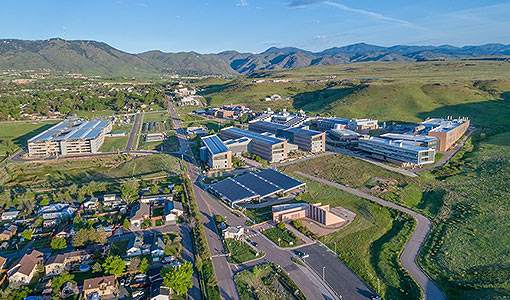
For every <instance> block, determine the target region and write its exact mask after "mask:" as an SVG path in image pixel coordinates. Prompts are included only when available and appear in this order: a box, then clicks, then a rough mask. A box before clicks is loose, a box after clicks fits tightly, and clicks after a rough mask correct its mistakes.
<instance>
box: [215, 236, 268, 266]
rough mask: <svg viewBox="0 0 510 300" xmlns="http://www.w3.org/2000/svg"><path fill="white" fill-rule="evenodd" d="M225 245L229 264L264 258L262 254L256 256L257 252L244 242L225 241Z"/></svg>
mask: <svg viewBox="0 0 510 300" xmlns="http://www.w3.org/2000/svg"><path fill="white" fill-rule="evenodd" d="M225 245H226V246H227V248H228V250H229V252H230V256H228V257H227V260H228V262H229V263H233V264H242V263H244V262H247V261H250V260H254V259H256V258H261V257H262V256H264V252H261V253H259V254H258V255H257V251H255V250H254V249H253V248H252V247H250V245H248V244H247V243H246V242H244V241H237V240H234V239H225Z"/></svg>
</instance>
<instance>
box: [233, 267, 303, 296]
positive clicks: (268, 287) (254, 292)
mask: <svg viewBox="0 0 510 300" xmlns="http://www.w3.org/2000/svg"><path fill="white" fill-rule="evenodd" d="M234 280H235V282H236V285H237V289H238V290H239V295H240V296H241V299H242V300H252V299H253V300H255V299H259V300H273V299H282V300H287V299H288V300H295V299H298V300H301V299H305V298H304V296H303V293H302V292H301V291H300V290H299V288H298V287H297V285H296V284H295V283H294V281H292V279H290V277H288V275H287V274H285V272H284V271H283V270H281V269H280V268H279V267H277V266H276V265H273V264H264V265H261V266H256V267H254V268H252V269H249V270H245V271H241V272H239V273H238V274H236V276H235V278H234ZM296 291H297V292H296ZM295 292H296V294H294V293H295Z"/></svg>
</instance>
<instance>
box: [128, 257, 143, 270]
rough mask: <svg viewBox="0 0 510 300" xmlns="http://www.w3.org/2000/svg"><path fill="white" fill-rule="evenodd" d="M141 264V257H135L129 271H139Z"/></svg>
mask: <svg viewBox="0 0 510 300" xmlns="http://www.w3.org/2000/svg"><path fill="white" fill-rule="evenodd" d="M139 266H140V259H139V258H138V257H133V258H132V259H131V262H130V263H129V266H128V268H127V269H128V272H136V271H138V267H139Z"/></svg>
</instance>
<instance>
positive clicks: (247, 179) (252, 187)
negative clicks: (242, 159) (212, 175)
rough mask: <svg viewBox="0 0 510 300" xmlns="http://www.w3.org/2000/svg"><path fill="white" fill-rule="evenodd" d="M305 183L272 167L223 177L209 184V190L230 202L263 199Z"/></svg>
mask: <svg viewBox="0 0 510 300" xmlns="http://www.w3.org/2000/svg"><path fill="white" fill-rule="evenodd" d="M303 185H305V184H304V183H303V182H301V181H298V180H296V179H294V178H292V177H290V176H288V175H286V174H283V173H281V172H278V171H276V170H273V169H265V170H263V171H261V172H258V173H253V172H248V173H246V174H243V175H241V176H237V177H235V178H226V179H223V180H221V181H219V182H217V183H215V184H213V185H212V186H211V188H210V189H211V191H212V192H213V193H215V194H217V195H218V196H220V197H221V198H224V199H225V200H227V201H228V202H230V203H236V202H241V201H250V200H252V199H256V198H258V199H263V198H266V197H269V196H272V195H275V194H277V193H280V192H286V191H289V190H292V189H295V188H298V187H301V186H303Z"/></svg>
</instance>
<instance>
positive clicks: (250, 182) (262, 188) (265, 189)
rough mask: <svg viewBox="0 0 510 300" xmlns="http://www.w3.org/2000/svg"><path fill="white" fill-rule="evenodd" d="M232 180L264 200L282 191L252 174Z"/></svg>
mask: <svg viewBox="0 0 510 300" xmlns="http://www.w3.org/2000/svg"><path fill="white" fill-rule="evenodd" d="M234 180H235V181H237V182H239V183H240V184H242V185H244V186H245V187H247V188H249V189H250V190H251V191H253V192H255V193H256V194H258V195H259V196H260V198H265V197H268V196H271V195H274V194H276V193H278V192H281V191H282V188H281V187H279V186H277V185H276V184H274V183H272V182H270V181H268V180H266V179H264V178H262V177H259V176H257V175H256V174H254V173H252V172H249V173H246V174H243V175H241V176H238V177H235V178H234Z"/></svg>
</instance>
